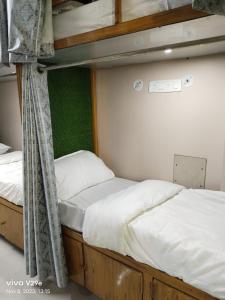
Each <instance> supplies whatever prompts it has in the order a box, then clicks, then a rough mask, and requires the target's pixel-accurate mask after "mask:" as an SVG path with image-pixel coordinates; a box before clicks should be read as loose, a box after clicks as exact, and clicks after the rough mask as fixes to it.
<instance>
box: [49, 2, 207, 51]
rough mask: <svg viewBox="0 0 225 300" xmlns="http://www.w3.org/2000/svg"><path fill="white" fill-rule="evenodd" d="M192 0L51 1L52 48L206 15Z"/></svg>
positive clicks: (116, 35)
mask: <svg viewBox="0 0 225 300" xmlns="http://www.w3.org/2000/svg"><path fill="white" fill-rule="evenodd" d="M191 3H192V1H191V0H152V1H149V0H97V1H91V0H79V1H68V0H53V25H54V34H55V49H56V50H58V49H64V48H69V47H74V46H77V45H82V44H86V43H92V42H96V41H101V40H105V39H109V38H113V37H119V36H123V35H128V34H131V33H137V32H140V31H144V30H147V29H152V28H157V27H162V26H166V25H170V24H176V23H180V22H185V21H190V20H194V19H199V18H202V17H206V16H207V14H206V13H204V12H201V11H197V10H194V9H192V5H191Z"/></svg>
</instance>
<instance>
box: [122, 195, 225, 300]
mask: <svg viewBox="0 0 225 300" xmlns="http://www.w3.org/2000/svg"><path fill="white" fill-rule="evenodd" d="M128 227H129V229H128V233H129V237H128V238H127V255H130V256H132V257H133V258H134V259H136V260H137V261H140V262H143V263H146V264H148V265H150V266H153V267H155V268H157V269H159V270H162V271H164V272H166V273H168V274H170V275H172V276H176V277H178V278H180V279H183V281H184V282H186V283H189V284H191V285H192V286H195V287H196V288H199V289H201V290H203V291H205V292H207V293H209V294H211V295H212V296H214V297H217V298H219V299H225V231H224V230H225V193H224V192H213V191H206V190H183V191H182V192H181V193H180V194H178V195H177V196H176V197H174V198H173V199H172V200H169V201H167V202H166V203H164V204H162V205H160V206H158V207H156V208H154V209H153V210H150V211H148V212H146V213H145V214H143V215H142V216H140V217H138V218H136V219H135V220H133V221H132V222H131V223H130V224H129V226H128Z"/></svg>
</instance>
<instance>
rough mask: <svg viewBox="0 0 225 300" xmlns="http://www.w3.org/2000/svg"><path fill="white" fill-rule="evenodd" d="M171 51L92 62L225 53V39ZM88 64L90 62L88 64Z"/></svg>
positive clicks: (132, 61) (109, 63)
mask: <svg viewBox="0 0 225 300" xmlns="http://www.w3.org/2000/svg"><path fill="white" fill-rule="evenodd" d="M169 50H171V52H169V53H167V51H165V50H158V51H150V52H147V53H144V54H133V55H129V56H124V57H117V58H116V57H115V59H114V60H113V59H112V60H109V61H104V62H97V63H90V65H91V66H92V67H96V68H112V67H118V66H124V65H133V64H143V63H150V62H155V61H163V60H174V59H182V58H187V59H189V58H193V57H199V56H206V55H214V54H224V55H225V41H221V42H215V43H207V44H199V45H195V46H186V47H178V48H169ZM87 66H88V64H87Z"/></svg>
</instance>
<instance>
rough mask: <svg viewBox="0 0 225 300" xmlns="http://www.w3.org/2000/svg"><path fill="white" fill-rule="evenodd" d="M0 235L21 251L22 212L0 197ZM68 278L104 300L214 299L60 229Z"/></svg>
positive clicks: (162, 273)
mask: <svg viewBox="0 0 225 300" xmlns="http://www.w3.org/2000/svg"><path fill="white" fill-rule="evenodd" d="M0 235H2V236H4V237H5V239H6V240H8V241H9V242H11V243H12V244H13V245H15V246H17V247H19V248H20V249H23V209H22V207H20V206H16V205H14V204H12V203H10V202H9V201H7V200H5V199H3V198H0ZM63 238H64V246H65V252H66V259H67V264H68V268H69V274H70V279H71V280H72V281H74V282H76V283H78V284H80V285H81V286H84V287H86V288H87V289H88V290H90V291H91V292H92V293H94V294H95V295H97V296H98V297H100V298H101V299H104V300H194V299H199V300H212V299H216V298H214V297H212V296H210V295H208V294H206V293H204V292H202V291H200V290H198V289H196V288H194V287H192V286H190V285H188V284H186V283H184V282H183V281H181V280H179V279H177V278H175V277H172V276H169V275H167V274H166V273H164V272H161V271H159V270H156V269H154V268H152V267H150V266H147V265H145V264H142V263H139V262H137V261H135V260H133V259H132V258H130V257H125V256H122V255H120V254H118V253H115V252H113V251H109V250H105V249H101V248H96V247H92V246H90V245H88V244H86V243H85V242H84V240H83V238H82V235H81V234H80V233H78V232H76V231H74V230H72V229H69V228H67V227H65V226H63Z"/></svg>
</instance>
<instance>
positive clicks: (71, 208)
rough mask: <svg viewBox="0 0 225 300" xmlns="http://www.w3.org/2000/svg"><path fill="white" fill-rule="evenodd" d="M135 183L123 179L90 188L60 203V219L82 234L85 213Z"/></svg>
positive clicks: (115, 179)
mask: <svg viewBox="0 0 225 300" xmlns="http://www.w3.org/2000/svg"><path fill="white" fill-rule="evenodd" d="M134 184H136V182H135V181H131V180H126V179H122V178H117V177H115V178H113V179H111V180H108V181H106V182H103V183H101V184H98V185H96V186H94V187H91V188H88V189H86V190H84V191H82V192H81V193H79V194H78V195H76V196H75V197H73V198H71V199H70V200H67V201H64V202H60V203H59V206H60V217H61V222H62V224H63V225H65V226H67V227H70V228H72V229H74V230H77V231H80V232H82V227H83V222H84V216H85V211H86V209H87V208H88V207H90V206H91V205H92V204H94V203H96V202H98V201H99V200H102V199H104V198H105V197H107V196H109V195H111V194H113V193H117V192H120V191H122V190H124V189H126V188H128V187H130V186H131V185H134Z"/></svg>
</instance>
